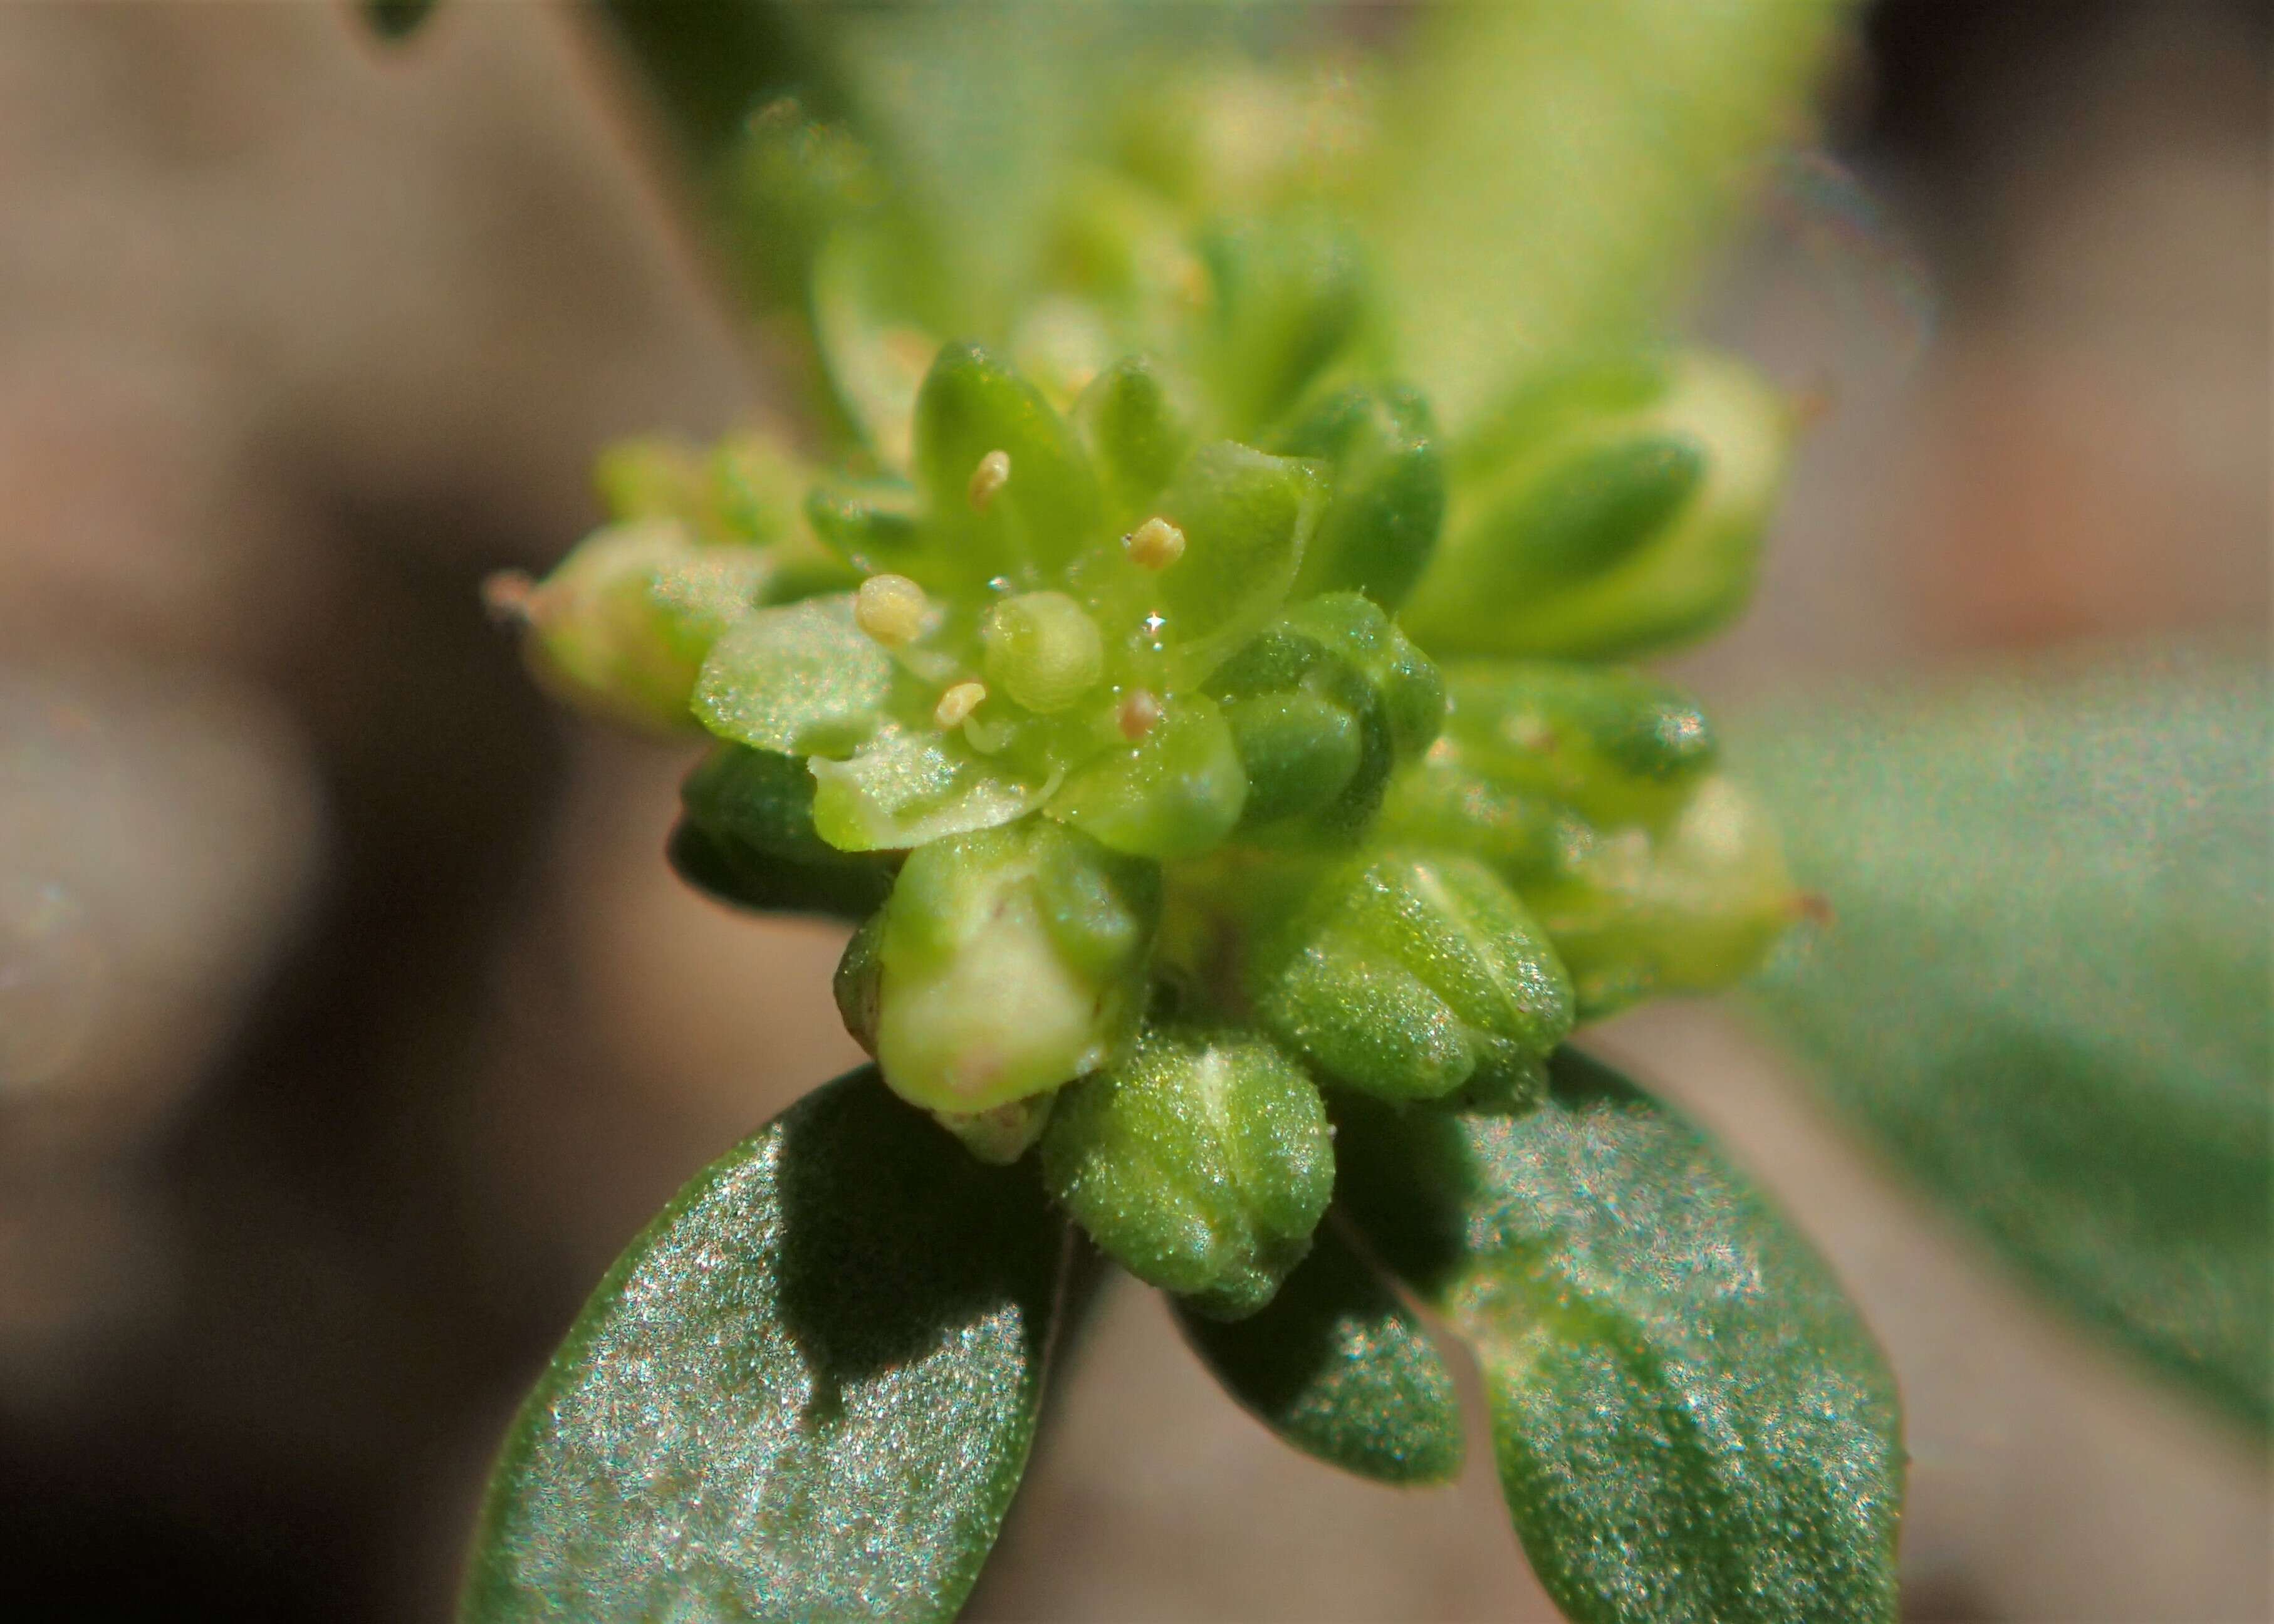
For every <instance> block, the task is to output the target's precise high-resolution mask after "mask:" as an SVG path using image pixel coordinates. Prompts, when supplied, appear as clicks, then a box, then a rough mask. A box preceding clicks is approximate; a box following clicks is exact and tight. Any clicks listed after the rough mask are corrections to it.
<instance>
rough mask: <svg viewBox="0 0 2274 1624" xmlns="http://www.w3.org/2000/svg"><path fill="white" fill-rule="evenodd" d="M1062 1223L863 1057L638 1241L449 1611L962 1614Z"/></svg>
mask: <svg viewBox="0 0 2274 1624" xmlns="http://www.w3.org/2000/svg"><path fill="white" fill-rule="evenodd" d="M1065 1240H1066V1230H1065V1225H1064V1223H1063V1222H1061V1221H1060V1220H1059V1219H1058V1217H1057V1216H1056V1215H1055V1214H1053V1213H1051V1211H1050V1207H1049V1204H1048V1202H1047V1201H1046V1200H1045V1199H1044V1198H1043V1192H1042V1190H1041V1188H1040V1186H1039V1185H1038V1184H1036V1182H1035V1177H1034V1174H1033V1171H1032V1169H1030V1168H1018V1167H1013V1168H989V1167H984V1166H983V1165H981V1164H980V1163H978V1162H975V1161H974V1160H973V1159H972V1158H971V1157H970V1156H968V1155H967V1154H965V1153H964V1150H963V1148H962V1147H961V1146H960V1145H958V1144H957V1143H956V1142H955V1140H954V1139H951V1138H950V1137H949V1136H948V1135H947V1134H946V1133H945V1132H942V1131H941V1130H940V1129H939V1128H937V1127H936V1126H935V1125H934V1124H931V1123H930V1122H929V1121H928V1120H926V1119H925V1118H924V1117H923V1116H922V1115H920V1114H919V1113H917V1112H915V1111H914V1110H911V1109H909V1108H908V1107H907V1106H905V1105H903V1104H901V1103H900V1101H897V1100H895V1099H894V1098H893V1097H892V1095H891V1094H889V1093H887V1092H886V1091H885V1087H884V1086H883V1084H882V1083H881V1082H880V1081H879V1080H878V1079H877V1076H876V1073H875V1072H874V1071H872V1070H863V1071H856V1072H854V1073H852V1074H851V1075H849V1076H847V1077H845V1078H842V1079H839V1080H838V1081H837V1082H834V1083H832V1084H831V1085H829V1086H827V1087H825V1088H823V1089H820V1090H818V1091H817V1092H816V1093H814V1094H809V1095H808V1096H807V1097H806V1098H805V1099H804V1100H802V1101H800V1102H799V1103H798V1104H796V1105H795V1106H793V1107H792V1108H791V1109H789V1110H788V1111H787V1112H786V1113H784V1114H783V1115H782V1116H779V1117H778V1118H777V1119H776V1120H775V1121H774V1123H773V1124H772V1125H771V1126H769V1127H767V1128H765V1129H764V1130H763V1131H762V1132H759V1133H758V1134H757V1135H756V1136H755V1137H753V1138H751V1139H748V1140H746V1141H745V1142H744V1143H743V1144H742V1145H741V1146H739V1147H736V1148H735V1149H734V1151H732V1152H731V1153H729V1154H727V1156H726V1157H724V1158H723V1159H721V1160H720V1161H719V1162H717V1163H715V1164H714V1165H712V1167H711V1168H709V1169H706V1170H705V1171H704V1172H703V1173H701V1174H700V1175H698V1176H697V1177H696V1178H695V1179H694V1181H693V1182H692V1183H690V1184H689V1185H688V1186H687V1187H686V1189H684V1190H683V1191H681V1192H680V1194H679V1196H678V1197H677V1198H676V1199H674V1201H673V1202H672V1204H671V1206H670V1207H667V1208H666V1209H665V1211H664V1213H663V1214H662V1215H661V1216H660V1217H659V1218H658V1219H657V1220H656V1221H655V1222H654V1223H652V1224H651V1225H650V1226H649V1227H648V1229H646V1231H645V1232H644V1233H643V1234H642V1235H641V1236H640V1237H639V1238H638V1239H637V1240H636V1241H634V1242H633V1243H632V1244H631V1246H630V1248H629V1250H627V1251H626V1252H625V1253H624V1255H623V1257H622V1258H621V1259H619V1260H618V1262H617V1264H616V1266H615V1267H614V1269H612V1270H611V1271H610V1272H609V1274H608V1276H607V1278H606V1280H605V1281H603V1282H601V1284H600V1287H599V1290H598V1291H596V1292H595V1293H594V1294H593V1296H592V1299H591V1302H590V1303H588V1304H586V1305H585V1307H584V1312H582V1313H581V1314H580V1315H579V1316H578V1317H577V1319H576V1325H575V1326H574V1327H572V1328H571V1330H570V1331H569V1336H568V1339H567V1341H566V1342H563V1343H562V1344H561V1350H560V1351H559V1352H558V1353H557V1354H555V1355H554V1356H553V1363H552V1365H550V1366H549V1367H548V1368H547V1369H546V1372H545V1375H544V1376H543V1378H542V1379H541V1380H539V1381H538V1385H537V1388H536V1390H535V1391H534V1392H533V1393H532V1394H531V1395H530V1397H529V1400H528V1402H526V1403H525V1404H523V1407H522V1410H521V1414H520V1416H519V1417H517V1418H516V1421H515V1423H514V1426H513V1431H512V1432H511V1434H510V1436H509V1437H508V1440H507V1441H506V1446H505V1450H504V1453H503V1455H502V1456H501V1459H500V1461H499V1463H498V1467H497V1471H496V1475H495V1477H493V1480H492V1482H491V1485H490V1492H489V1500H488V1503H487V1505H486V1507H485V1510H484V1513H483V1516H482V1522H481V1528H480V1532H479V1535H478V1542H477V1544H476V1546H475V1549H474V1553H473V1557H472V1561H471V1572H470V1574H469V1575H468V1581H467V1586H466V1591H465V1595H464V1598H463V1604H462V1613H461V1616H462V1617H463V1619H465V1620H469V1624H505V1621H507V1620H539V1619H562V1618H575V1619H636V1618H706V1619H709V1618H775V1619H816V1618H830V1619H869V1618H877V1619H895V1620H899V1619H946V1618H951V1617H953V1615H954V1613H955V1612H956V1610H957V1608H958V1607H959V1606H960V1605H961V1604H962V1601H963V1598H964V1597H965V1596H966V1595H967V1594H968V1593H969V1591H970V1589H971V1586H972V1584H973V1583H974V1581H975V1580H976V1578H977V1577H978V1575H979V1568H980V1566H981V1564H982V1563H983V1561H984V1560H986V1556H987V1552H988V1550H989V1548H990V1546H991V1545H993V1544H994V1540H995V1536H996V1532H997V1530H998V1529H999V1528H1000V1526H1001V1524H1002V1520H1003V1514H1004V1512H1005V1509H1007V1507H1009V1505H1010V1501H1011V1496H1012V1493H1013V1491H1014V1490H1015V1489H1016V1488H1017V1486H1018V1483H1019V1478H1020V1474H1021V1473H1022V1472H1023V1471H1024V1470H1025V1467H1026V1461H1027V1452H1028V1447H1029V1445H1030V1444H1031V1442H1032V1440H1033V1437H1034V1430H1035V1416H1036V1414H1037V1412H1038V1411H1039V1410H1040V1408H1041V1403H1042V1396H1043V1377H1044V1371H1045V1366H1046V1364H1047V1361H1048V1356H1049V1352H1050V1342H1051V1338H1052V1335H1053V1328H1054V1326H1055V1324H1056V1323H1057V1319H1058V1315H1059V1312H1060V1305H1061V1301H1062V1296H1063V1282H1064V1280H1065V1255H1066V1244H1065Z"/></svg>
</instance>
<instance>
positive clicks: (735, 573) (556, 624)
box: [507, 521, 768, 733]
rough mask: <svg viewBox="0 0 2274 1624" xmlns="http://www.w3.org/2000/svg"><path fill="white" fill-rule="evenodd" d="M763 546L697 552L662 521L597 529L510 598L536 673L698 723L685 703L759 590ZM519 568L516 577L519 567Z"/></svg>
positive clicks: (612, 702) (635, 709) (594, 699)
mask: <svg viewBox="0 0 2274 1624" xmlns="http://www.w3.org/2000/svg"><path fill="white" fill-rule="evenodd" d="M767 575H768V567H767V562H766V560H765V559H764V556H763V555H761V554H759V553H740V552H727V551H698V550H697V548H696V547H695V546H694V545H692V544H691V543H690V541H689V538H688V534H687V530H686V529H685V527H684V526H682V525H680V524H678V523H671V522H668V521H657V522H649V523H639V524H629V525H612V526H610V527H608V528H607V529H606V530H596V531H594V532H593V533H592V534H591V536H589V537H587V538H585V539H584V542H582V543H581V544H580V545H578V546H577V547H576V549H575V550H574V551H573V552H571V553H569V556H568V557H567V558H566V559H564V560H561V564H560V565H559V567H558V568H555V569H554V570H553V573H552V574H551V575H548V576H546V578H545V580H543V581H542V582H540V583H538V584H537V585H536V586H534V587H528V586H527V585H526V583H525V582H523V583H522V584H523V588H524V590H522V591H521V592H520V593H519V594H518V596H517V597H515V598H513V599H512V600H511V601H510V602H509V603H508V604H507V607H508V608H509V609H510V610H511V611H512V612H513V613H516V614H518V615H519V616H520V617H521V618H522V619H523V620H525V621H526V623H527V626H528V629H529V634H530V637H529V643H528V648H529V651H530V655H531V661H532V663H533V664H534V665H535V666H536V668H537V670H538V673H539V675H540V676H542V677H544V678H545V679H546V681H547V682H548V684H549V685H550V686H551V687H553V688H555V689H556V690H557V691H559V693H560V694H561V696H562V697H563V698H565V699H567V700H569V701H570V702H571V703H576V704H580V705H583V706H584V707H586V708H588V709H591V710H593V711H599V712H600V713H601V714H603V715H606V716H610V717H613V718H615V719H617V720H619V721H623V722H628V723H630V724H632V725H633V726H639V727H644V728H646V729H649V730H651V731H654V732H662V733H677V732H686V731H690V730H692V729H694V728H695V727H696V726H697V720H696V718H694V717H693V716H692V715H690V714H689V709H688V703H689V698H690V697H691V696H692V695H693V693H694V691H695V688H696V682H697V675H698V673H700V672H701V671H702V669H703V665H704V658H705V657H706V656H707V655H708V654H709V653H710V651H711V649H712V645H713V644H714V643H716V642H717V641H718V640H719V637H720V636H721V635H723V634H725V633H726V632H727V629H728V628H730V627H733V626H735V625H736V624H737V623H739V622H741V621H742V620H744V619H745V618H746V617H747V616H748V615H749V613H750V610H751V605H753V604H754V603H755V602H756V601H757V598H758V596H759V594H760V592H761V591H762V590H764V585H765V583H766V578H767ZM516 579H518V578H516Z"/></svg>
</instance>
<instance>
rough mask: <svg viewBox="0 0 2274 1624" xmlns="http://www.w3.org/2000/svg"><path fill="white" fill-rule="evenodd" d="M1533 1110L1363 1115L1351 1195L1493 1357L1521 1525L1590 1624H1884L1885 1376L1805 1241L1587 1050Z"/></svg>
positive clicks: (1343, 1144)
mask: <svg viewBox="0 0 2274 1624" xmlns="http://www.w3.org/2000/svg"><path fill="white" fill-rule="evenodd" d="M1552 1074H1553V1088H1552V1093H1551V1094H1550V1095H1549V1097H1548V1099H1547V1101H1546V1102H1545V1103H1543V1104H1542V1105H1541V1106H1540V1108H1539V1109H1536V1110H1534V1111H1532V1112H1530V1113H1529V1114H1526V1115H1524V1116H1470V1115H1465V1114H1461V1113H1456V1112H1444V1111H1407V1112H1404V1113H1396V1112H1392V1111H1389V1110H1386V1109H1382V1108H1381V1107H1379V1106H1374V1105H1370V1104H1367V1103H1365V1102H1363V1101H1353V1102H1352V1104H1351V1105H1350V1108H1349V1109H1347V1111H1345V1112H1344V1113H1343V1114H1342V1116H1341V1127H1342V1132H1341V1133H1340V1134H1339V1135H1338V1138H1337V1146H1338V1148H1339V1150H1340V1152H1341V1155H1342V1159H1343V1164H1344V1179H1343V1199H1344V1201H1345V1202H1346V1204H1347V1205H1348V1206H1349V1207H1350V1210H1351V1212H1352V1215H1353V1216H1354V1217H1355V1218H1356V1219H1357V1221H1358V1222H1359V1225H1360V1227H1361V1228H1362V1229H1364V1231H1365V1232H1366V1234H1367V1237H1368V1238H1369V1239H1370V1240H1371V1241H1372V1242H1373V1243H1374V1245H1375V1246H1376V1247H1377V1249H1378V1250H1379V1251H1380V1252H1381V1254H1382V1257H1383V1259H1384V1260H1385V1261H1386V1262H1388V1263H1389V1264H1390V1265H1391V1267H1395V1268H1396V1269H1397V1270H1398V1272H1399V1273H1400V1274H1404V1276H1405V1277H1406V1278H1407V1279H1408V1280H1409V1281H1411V1282H1412V1283H1413V1284H1414V1286H1415V1287H1416V1289H1419V1290H1420V1291H1421V1292H1422V1293H1423V1295H1424V1296H1425V1297H1427V1298H1428V1299H1429V1300H1430V1301H1431V1302H1433V1303H1434V1304H1436V1306H1437V1307H1438V1308H1439V1310H1440V1311H1441V1312H1442V1313H1443V1314H1444V1315H1445V1316H1446V1318H1447V1319H1449V1320H1450V1321H1451V1322H1452V1324H1453V1326H1454V1327H1455V1328H1456V1329H1457V1330H1458V1331H1459V1332H1460V1334H1461V1335H1463V1336H1464V1337H1465V1338H1466V1339H1467V1340H1468V1341H1469V1342H1470V1344H1471V1345H1472V1347H1473V1348H1474V1350H1476V1355H1477V1359H1478V1363H1479V1364H1480V1365H1481V1366H1482V1368H1483V1371H1484V1376H1485V1384H1486V1388H1487V1395H1488V1397H1489V1399H1490V1403H1491V1413H1492V1423H1493V1435H1494V1453H1495V1460H1496V1462H1497V1463H1498V1466H1499V1469H1500V1477H1501V1486H1502V1491H1503V1492H1504V1493H1505V1494H1506V1496H1507V1500H1508V1504H1509V1510H1510V1515H1512V1516H1513V1518H1514V1520H1515V1522H1516V1527H1517V1533H1518V1535H1519V1537H1520V1538H1522V1540H1523V1542H1524V1547H1525V1553H1526V1554H1527V1555H1528V1556H1529V1557H1530V1558H1531V1560H1532V1568H1533V1571H1534V1572H1535V1573H1537V1574H1538V1575H1539V1576H1540V1582H1541V1583H1542V1584H1543V1585H1545V1586H1546V1588H1547V1592H1548V1594H1549V1595H1550V1596H1552V1597H1554V1598H1555V1602H1556V1604H1557V1605H1558V1606H1560V1607H1562V1609H1563V1611H1564V1613H1566V1614H1567V1615H1569V1616H1570V1618H1571V1619H1573V1620H1577V1621H1578V1624H1669V1621H1676V1624H1679V1621H1684V1620H1692V1621H1695V1624H1746V1621H1751V1620H1776V1621H1778V1624H1838V1621H1841V1620H1886V1621H1892V1620H1894V1617H1895V1531H1896V1523H1897V1519H1898V1516H1899V1514H1900V1511H1901V1499H1902V1460H1903V1457H1902V1451H1901V1446H1900V1443H1899V1441H1898V1437H1897V1432H1898V1410H1897V1403H1896V1396H1895V1389H1894V1379H1893V1377H1892V1375H1891V1374H1890V1372H1888V1370H1887V1368H1886V1363H1885V1360H1884V1359H1883V1357H1881V1355H1880V1353H1879V1349H1878V1348H1877V1347H1876V1346H1875V1345H1874V1343H1873V1342H1872V1340H1871V1335H1870V1333H1869V1332H1868V1331H1866V1330H1865V1329H1864V1326H1863V1325H1862V1324H1861V1322H1860V1321H1859V1320H1858V1319H1856V1314H1855V1312H1854V1310H1853V1308H1852V1307H1851V1306H1850V1305H1849V1303H1848V1301H1847V1299H1846V1298H1845V1297H1844V1296H1843V1295H1842V1294H1841V1289H1840V1286H1839V1283H1838V1282H1837V1281H1836V1280H1834V1278H1833V1276H1832V1274H1831V1273H1830V1271H1829V1270H1828V1269H1827V1268H1826V1267H1825V1266H1824V1264H1823V1262H1822V1261H1821V1260H1820V1259H1818V1257H1817V1256H1816V1255H1815V1253H1814V1252H1811V1250H1810V1249H1809V1247H1808V1245H1807V1244H1806V1243H1805V1242H1804V1241H1803V1239H1802V1238H1801V1237H1799V1236H1798V1235H1797V1234H1796V1233H1795V1232H1794V1231H1793V1230H1792V1229H1789V1228H1788V1226H1787V1225H1786V1224H1785V1222H1783V1221H1782V1219H1781V1218H1780V1217H1779V1215H1778V1214H1776V1213H1775V1211H1774V1210H1773V1208H1772V1207H1770V1206H1769V1205H1768V1204H1767V1202H1766V1200H1764V1199H1762V1198H1761V1197H1760V1196H1759V1195H1758V1193H1757V1192H1755V1191H1754V1190H1753V1189H1752V1188H1751V1186H1750V1184H1748V1183H1747V1182H1746V1181H1745V1179H1744V1178H1743V1176H1742V1175H1741V1174H1739V1173H1738V1172H1737V1171H1736V1169H1733V1168H1731V1167H1730V1166H1729V1164H1728V1162H1725V1161H1724V1160H1722V1158H1721V1155H1720V1154H1718V1153H1717V1152H1716V1151H1715V1150H1714V1148H1713V1147H1712V1146H1711V1145H1710V1144H1708V1143H1707V1142H1706V1140H1705V1139H1701V1138H1700V1137H1699V1136H1698V1132H1696V1131H1695V1130H1694V1129H1692V1128H1691V1127H1690V1125H1689V1124H1686V1123H1684V1122H1683V1121H1682V1120H1681V1118H1679V1117H1678V1116H1675V1115H1674V1114H1673V1113H1672V1112H1670V1111H1668V1109H1666V1108H1664V1107H1663V1106H1660V1105H1659V1104H1657V1103H1655V1102H1654V1101H1651V1100H1650V1099H1648V1098H1647V1097H1646V1096H1645V1095H1643V1094H1640V1093H1638V1092H1637V1091H1636V1090H1635V1089H1634V1088H1633V1086H1631V1085H1630V1084H1629V1083H1627V1082H1626V1081H1625V1080H1624V1079H1622V1078H1620V1077H1618V1076H1617V1075H1616V1074H1615V1073H1614V1072H1612V1071H1609V1070H1608V1068H1606V1067H1603V1066H1601V1065H1600V1064H1596V1063H1594V1062H1593V1061H1590V1060H1587V1059H1586V1058H1585V1057H1584V1056H1580V1055H1578V1054H1577V1052H1576V1051H1573V1050H1570V1049H1564V1050H1562V1051H1560V1052H1559V1053H1558V1055H1557V1056H1556V1058H1555V1062H1554V1063H1553V1065H1552Z"/></svg>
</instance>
